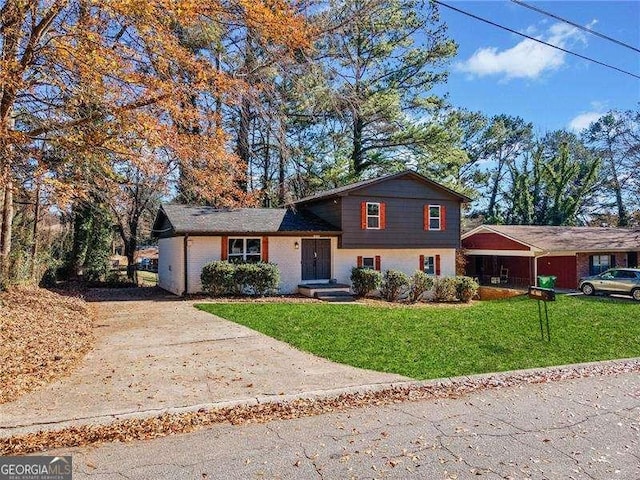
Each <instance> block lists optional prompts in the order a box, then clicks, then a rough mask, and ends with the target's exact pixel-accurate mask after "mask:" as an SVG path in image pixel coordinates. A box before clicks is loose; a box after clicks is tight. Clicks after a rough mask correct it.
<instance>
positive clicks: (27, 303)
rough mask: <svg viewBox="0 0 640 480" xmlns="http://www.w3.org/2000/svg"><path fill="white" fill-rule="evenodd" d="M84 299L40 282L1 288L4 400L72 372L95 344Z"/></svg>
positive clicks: (0, 399)
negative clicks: (2, 291) (61, 292)
mask: <svg viewBox="0 0 640 480" xmlns="http://www.w3.org/2000/svg"><path fill="white" fill-rule="evenodd" d="M93 340H94V338H93V333H92V318H91V315H90V312H89V308H88V306H87V304H86V302H84V301H83V300H81V299H79V298H74V297H64V296H61V295H58V294H56V293H52V292H50V291H48V290H44V289H41V288H35V287H14V288H12V289H10V290H8V291H7V292H4V293H1V294H0V403H5V402H9V401H11V400H14V399H16V398H17V397H19V396H20V395H23V394H24V393H27V392H29V391H32V390H34V389H36V388H38V387H39V386H41V385H44V384H46V383H49V382H51V381H52V380H54V379H57V378H59V377H61V376H62V375H64V374H65V373H67V372H68V371H69V370H70V369H71V368H72V367H73V366H74V365H75V364H76V363H77V362H78V360H79V359H81V358H82V357H83V356H84V354H85V353H86V352H87V351H88V350H89V349H90V348H91V346H92V344H93Z"/></svg>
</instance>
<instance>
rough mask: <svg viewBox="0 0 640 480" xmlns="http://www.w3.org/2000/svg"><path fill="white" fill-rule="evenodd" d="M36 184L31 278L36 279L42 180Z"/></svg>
mask: <svg viewBox="0 0 640 480" xmlns="http://www.w3.org/2000/svg"><path fill="white" fill-rule="evenodd" d="M36 181H37V182H38V184H37V186H36V198H35V203H34V207H33V233H32V234H33V239H32V243H31V279H32V280H35V279H36V258H37V256H38V220H39V219H40V180H36Z"/></svg>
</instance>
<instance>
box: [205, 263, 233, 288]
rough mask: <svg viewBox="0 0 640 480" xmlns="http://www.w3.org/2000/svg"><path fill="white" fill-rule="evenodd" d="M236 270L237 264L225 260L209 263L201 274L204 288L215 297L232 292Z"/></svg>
mask: <svg viewBox="0 0 640 480" xmlns="http://www.w3.org/2000/svg"><path fill="white" fill-rule="evenodd" d="M235 271H236V267H235V265H234V264H232V263H229V262H227V261H224V260H220V261H215V262H211V263H207V264H206V265H205V266H204V267H203V268H202V273H201V274H200V281H201V282H202V290H204V291H205V292H207V293H208V294H210V295H212V296H214V297H219V296H222V295H227V294H229V293H231V292H232V291H233V290H234V274H235Z"/></svg>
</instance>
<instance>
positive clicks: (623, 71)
mask: <svg viewBox="0 0 640 480" xmlns="http://www.w3.org/2000/svg"><path fill="white" fill-rule="evenodd" d="M433 2H434V3H437V4H438V5H442V6H443V7H446V8H449V9H451V10H454V11H456V12H458V13H462V14H463V15H466V16H468V17H471V18H475V19H476V20H479V21H481V22H484V23H488V24H489V25H493V26H494V27H498V28H501V29H503V30H506V31H507V32H511V33H515V34H516V35H520V36H521V37H525V38H528V39H529V40H533V41H534V42H538V43H541V44H542V45H546V46H547V47H551V48H555V49H556V50H560V51H561V52H564V53H568V54H569V55H573V56H575V57H578V58H582V59H583V60H587V61H589V62H593V63H597V64H598V65H601V66H603V67H607V68H610V69H612V70H616V71H618V72H620V73H624V74H625V75H629V76H631V77H634V78H637V79H640V75H636V74H635V73H631V72H628V71H627V70H623V69H621V68H618V67H614V66H613V65H609V64H608V63H604V62H601V61H599V60H595V59H593V58H590V57H586V56H584V55H580V54H579V53H576V52H572V51H571V50H566V49H564V48H562V47H558V46H557V45H553V44H551V43H547V42H545V41H543V40H540V39H538V38H535V37H532V36H530V35H527V34H525V33H521V32H518V31H517V30H513V29H511V28H509V27H505V26H504V25H500V24H499V23H495V22H492V21H491V20H487V19H486V18H482V17H478V16H477V15H474V14H473V13H469V12H467V11H465V10H460V9H459V8H456V7H453V6H451V5H448V4H446V3H444V2H441V1H440V0H433Z"/></svg>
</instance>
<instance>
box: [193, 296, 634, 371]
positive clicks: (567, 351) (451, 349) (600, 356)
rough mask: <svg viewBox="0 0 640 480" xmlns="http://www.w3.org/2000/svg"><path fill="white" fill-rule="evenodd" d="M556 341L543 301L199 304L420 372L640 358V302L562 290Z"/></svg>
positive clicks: (301, 342) (314, 344)
mask: <svg viewBox="0 0 640 480" xmlns="http://www.w3.org/2000/svg"><path fill="white" fill-rule="evenodd" d="M548 305H549V317H550V325H551V342H547V341H542V340H541V337H540V327H539V322H538V310H537V302H535V301H533V300H529V299H526V298H522V297H517V298H513V299H509V300H494V301H489V302H477V303H476V304H474V305H472V306H460V307H455V306H440V307H439V306H427V307H425V308H407V307H401V308H387V307H373V306H368V305H357V304H351V305H349V304H347V305H344V304H343V305H335V304H324V303H306V304H303V303H264V304H257V303H233V304H225V303H218V304H200V305H198V308H200V309H201V310H204V311H207V312H210V313H213V314H215V315H218V316H220V317H223V318H226V319H228V320H232V321H234V322H236V323H240V324H242V325H246V326H247V327H250V328H252V329H254V330H258V331H259V332H262V333H264V334H266V335H269V336H271V337H274V338H277V339H279V340H283V341H285V342H287V343H289V344H291V345H293V346H295V347H297V348H299V349H301V350H305V351H307V352H311V353H314V354H316V355H319V356H321V357H325V358H328V359H331V360H334V361H336V362H340V363H345V364H348V365H353V366H356V367H362V368H368V369H372V370H378V371H383V372H393V373H399V374H401V375H406V376H408V377H412V378H416V379H425V378H439V377H447V376H457V375H465V374H473V373H484V372H497V371H504V370H512V369H522V368H532V367H541V366H549V365H562V364H567V363H578V362H589V361H596V360H605V359H614V358H628V357H637V356H640V304H638V303H633V302H631V301H626V300H619V299H607V298H587V297H582V296H577V297H570V296H564V295H560V296H558V300H557V301H556V302H555V303H549V304H548Z"/></svg>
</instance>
